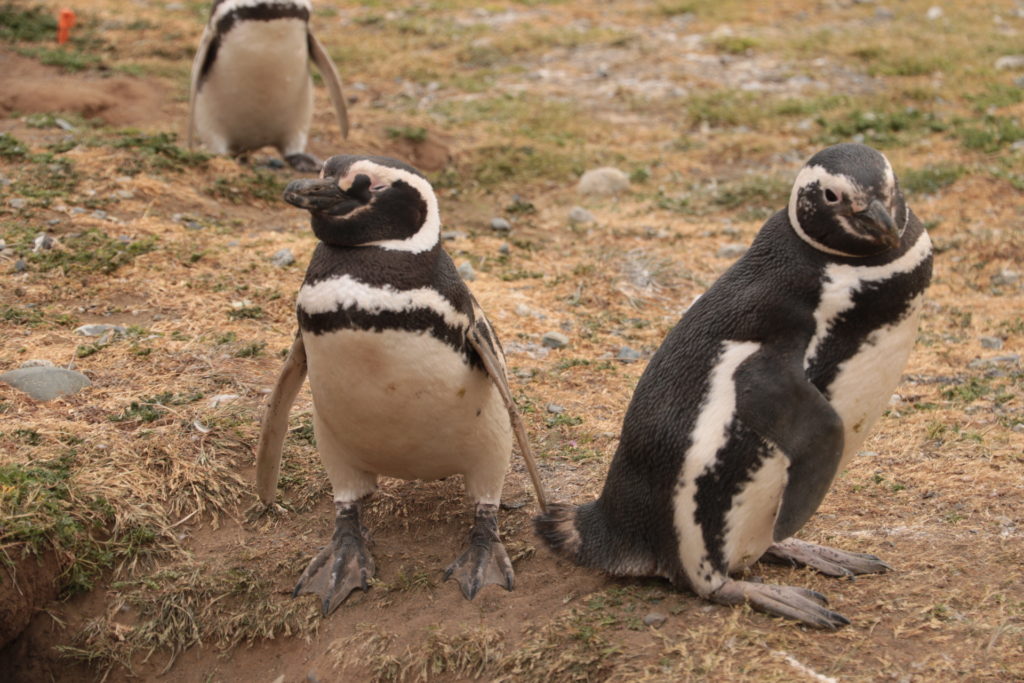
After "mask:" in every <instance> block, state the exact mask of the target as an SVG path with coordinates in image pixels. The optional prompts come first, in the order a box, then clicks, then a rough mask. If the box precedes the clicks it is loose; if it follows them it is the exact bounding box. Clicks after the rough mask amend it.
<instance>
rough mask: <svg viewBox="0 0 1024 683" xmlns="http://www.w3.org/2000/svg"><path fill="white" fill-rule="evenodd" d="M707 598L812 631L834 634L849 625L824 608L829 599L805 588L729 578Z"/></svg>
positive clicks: (844, 619)
mask: <svg viewBox="0 0 1024 683" xmlns="http://www.w3.org/2000/svg"><path fill="white" fill-rule="evenodd" d="M708 598H709V599H710V600H713V601H715V602H719V603H722V604H725V605H736V604H740V603H743V602H746V603H749V604H750V606H751V607H753V608H754V609H756V610H760V611H761V612H766V613H768V614H773V615H775V616H777V617H785V618H786V619H794V620H796V621H799V622H802V623H804V624H806V625H807V626H812V627H814V628H824V629H830V630H833V631H834V630H835V629H837V628H840V627H841V626H846V625H847V624H849V623H850V620H849V619H847V618H846V617H844V616H843V615H842V614H839V613H838V612H833V611H832V610H830V609H828V607H826V605H827V604H828V600H827V599H826V598H825V596H824V595H822V594H821V593H818V592H816V591H812V590H807V589H806V588H796V587H794V586H777V585H772V584H768V583H752V582H750V581H734V580H731V579H730V580H728V581H726V582H725V583H724V584H722V585H721V586H720V587H719V588H718V590H716V591H714V592H713V593H712V594H711V595H709V596H708Z"/></svg>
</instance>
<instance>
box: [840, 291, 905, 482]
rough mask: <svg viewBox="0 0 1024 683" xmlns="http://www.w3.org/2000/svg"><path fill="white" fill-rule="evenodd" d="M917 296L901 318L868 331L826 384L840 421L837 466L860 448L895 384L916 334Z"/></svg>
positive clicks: (841, 464)
mask: <svg viewBox="0 0 1024 683" xmlns="http://www.w3.org/2000/svg"><path fill="white" fill-rule="evenodd" d="M921 300H922V297H920V296H919V297H917V298H916V299H915V300H914V301H913V302H912V303H911V305H910V308H909V310H908V313H907V315H906V316H905V317H903V318H902V319H900V320H898V321H896V322H895V323H892V324H890V325H885V326H883V327H880V328H878V329H876V330H873V331H872V332H871V333H870V334H868V336H867V337H866V338H865V339H864V341H863V342H862V343H861V344H860V346H859V347H858V348H857V351H856V352H855V353H854V354H853V355H852V356H851V357H850V358H849V359H847V360H846V361H844V362H843V363H842V364H841V365H840V366H839V370H838V372H837V374H836V377H835V379H834V380H833V381H832V383H831V384H829V386H828V389H827V391H826V394H827V395H828V396H829V403H830V404H831V405H832V408H833V409H835V411H836V412H837V413H838V414H839V417H840V418H842V421H843V432H844V434H843V435H844V441H843V456H842V460H841V461H840V464H839V468H840V470H842V468H844V467H846V465H847V464H849V461H850V458H852V457H853V456H854V455H855V454H856V453H857V452H858V451H859V450H860V447H861V446H862V445H863V444H864V440H865V439H866V438H867V436H868V433H869V431H870V429H871V427H872V426H873V425H874V424H875V422H876V421H877V420H878V418H879V417H880V416H881V415H882V413H883V412H884V411H885V408H886V406H887V405H888V403H889V399H890V397H891V396H892V392H893V390H894V389H895V388H896V385H897V384H899V381H900V376H901V374H902V372H903V368H904V367H905V366H906V364H907V359H908V358H909V357H910V351H911V349H912V348H913V346H914V340H915V339H916V338H917V329H918V320H919V318H920V304H921Z"/></svg>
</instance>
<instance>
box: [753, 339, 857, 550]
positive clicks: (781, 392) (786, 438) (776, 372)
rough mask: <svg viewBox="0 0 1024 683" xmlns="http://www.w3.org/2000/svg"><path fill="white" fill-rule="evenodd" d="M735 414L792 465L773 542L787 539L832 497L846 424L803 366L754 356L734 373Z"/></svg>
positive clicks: (767, 357)
mask: <svg viewBox="0 0 1024 683" xmlns="http://www.w3.org/2000/svg"><path fill="white" fill-rule="evenodd" d="M735 381H736V386H737V389H738V391H737V396H736V413H737V417H738V418H739V419H740V421H741V422H743V424H744V425H746V426H747V427H749V428H750V429H752V430H753V431H754V432H756V433H757V434H758V435H759V436H761V437H762V438H763V439H765V440H767V441H768V442H770V443H772V444H774V445H775V446H777V447H778V448H779V450H780V451H782V453H784V454H785V455H786V457H787V458H788V459H789V468H788V479H787V481H786V487H785V490H784V491H783V494H782V503H781V505H780V506H779V513H778V516H777V518H776V521H775V532H774V536H775V540H782V539H785V538H789V537H790V536H792V535H793V534H795V533H796V532H797V531H799V530H800V528H801V527H802V526H803V525H804V524H805V523H806V522H807V520H808V519H810V517H811V515H813V514H814V512H815V511H816V510H817V509H818V506H819V505H821V501H822V500H823V499H824V498H825V494H826V493H828V489H829V487H830V486H831V485H832V480H833V479H835V475H836V471H837V470H838V469H839V462H840V460H841V458H842V455H843V422H842V419H841V418H840V417H839V414H838V413H836V411H835V410H834V409H833V408H832V406H831V405H830V404H829V402H828V400H827V399H826V398H825V397H824V396H823V395H822V394H821V392H820V391H818V389H817V388H816V387H815V386H814V385H813V384H811V383H810V382H809V381H808V380H807V378H806V376H805V375H804V371H803V364H802V361H794V362H785V361H784V360H780V359H779V358H778V357H770V356H769V355H768V354H760V353H758V354H754V355H753V356H751V357H750V358H749V359H748V360H747V361H746V362H744V363H743V364H742V365H741V366H740V367H739V368H738V369H737V371H736V375H735Z"/></svg>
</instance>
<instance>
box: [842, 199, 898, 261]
mask: <svg viewBox="0 0 1024 683" xmlns="http://www.w3.org/2000/svg"><path fill="white" fill-rule="evenodd" d="M853 218H854V220H855V221H856V222H857V227H859V228H860V229H861V231H863V232H864V233H865V234H867V235H870V236H871V237H874V238H875V239H876V240H877V241H878V242H879V243H880V244H883V245H885V246H886V247H887V248H889V249H892V248H894V247H897V246H899V243H900V239H901V238H902V237H903V231H902V230H900V229H899V228H898V227H897V226H896V222H895V221H894V220H893V219H892V216H890V215H889V211H888V210H887V209H886V208H885V205H884V204H882V202H880V201H878V200H877V199H872V200H871V203H870V204H868V206H867V208H866V209H864V210H863V211H858V212H857V213H855V214H853Z"/></svg>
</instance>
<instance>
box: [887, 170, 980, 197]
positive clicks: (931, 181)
mask: <svg viewBox="0 0 1024 683" xmlns="http://www.w3.org/2000/svg"><path fill="white" fill-rule="evenodd" d="M966 172H967V169H966V168H964V167H963V166H961V165H960V164H934V165H929V166H925V167H923V168H908V169H904V170H903V171H902V172H901V173H900V178H899V180H900V186H901V187H902V188H903V189H904V190H905V191H907V192H908V193H910V194H934V193H935V192H938V191H939V190H941V189H942V188H944V187H948V186H950V185H952V184H953V183H955V182H956V181H957V180H959V179H960V178H961V177H962V176H963V175H964V174H965V173H966Z"/></svg>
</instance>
